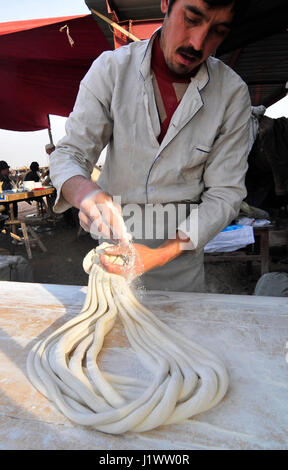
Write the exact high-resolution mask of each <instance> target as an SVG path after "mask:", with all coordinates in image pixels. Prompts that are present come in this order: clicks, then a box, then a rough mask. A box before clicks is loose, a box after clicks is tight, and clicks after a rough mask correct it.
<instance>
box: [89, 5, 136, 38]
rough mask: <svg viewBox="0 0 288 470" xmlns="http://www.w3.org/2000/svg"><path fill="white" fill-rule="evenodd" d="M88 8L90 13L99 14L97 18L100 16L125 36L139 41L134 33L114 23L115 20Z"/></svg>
mask: <svg viewBox="0 0 288 470" xmlns="http://www.w3.org/2000/svg"><path fill="white" fill-rule="evenodd" d="M90 10H91V11H92V13H94V14H95V15H97V16H99V18H101V19H102V20H103V21H106V23H108V24H110V26H112V27H113V28H115V29H118V31H120V32H121V33H123V34H125V36H127V37H128V38H129V39H131V40H132V41H140V39H139V38H137V37H136V36H134V34H132V33H129V31H126V29H125V28H122V26H120V25H119V24H118V23H115V21H112V20H110V18H107V16H104V15H102V13H99V11H96V10H94V8H90Z"/></svg>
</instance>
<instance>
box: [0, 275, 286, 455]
mask: <svg viewBox="0 0 288 470" xmlns="http://www.w3.org/2000/svg"><path fill="white" fill-rule="evenodd" d="M0 289H1V296H0V323H1V330H0V331H1V334H0V338H1V340H0V341H1V342H0V370H1V373H0V377H1V378H0V387H1V398H0V401H1V420H0V443H1V444H0V448H2V449H106V450H110V449H117V450H119V449H121V450H125V449H129V450H131V449H145V450H147V449H149V450H151V449H154V450H157V449H159V450H160V449H161V450H164V449H165V450H166V449H177V450H179V449H182V450H187V449H189V450H191V449H287V448H288V363H287V361H288V349H287V350H286V348H287V347H288V299H287V298H277V297H255V296H235V295H222V294H221V295H220V294H189V293H177V292H164V291H163V292H160V291H158V292H157V291H154V292H147V293H145V294H143V293H142V295H141V301H142V302H143V303H144V304H145V305H147V306H148V307H149V308H150V309H151V310H152V311H154V313H155V314H157V315H158V316H159V318H160V319H161V320H163V321H164V322H166V323H167V324H168V325H169V326H170V327H172V328H174V329H175V330H178V331H182V332H183V335H185V336H187V337H189V338H193V339H194V340H195V341H197V342H198V343H200V344H202V345H204V346H206V347H209V348H210V349H211V350H213V351H215V353H216V354H217V355H219V356H220V357H221V358H222V359H223V360H224V362H225V364H226V365H227V368H228V370H229V374H230V386H229V390H228V393H227V395H226V397H225V398H224V400H223V401H222V402H221V403H220V404H219V405H217V406H216V407H215V408H214V409H212V410H210V411H208V412H206V413H203V414H200V415H198V416H196V417H195V418H194V419H192V420H187V421H186V422H184V423H183V424H178V425H173V426H162V427H160V428H158V429H156V430H154V431H151V432H145V433H141V434H133V433H127V434H125V435H120V436H111V435H107V434H103V433H101V432H97V431H95V430H93V429H91V428H86V427H83V426H79V425H75V424H73V423H71V422H70V421H69V420H68V419H66V418H65V417H64V416H63V415H62V414H61V413H60V412H59V411H58V410H57V409H56V408H55V407H54V405H53V404H51V403H50V402H49V401H48V400H47V399H46V398H44V397H43V396H42V395H41V394H40V393H38V392H37V391H36V390H35V389H34V388H33V387H32V386H31V384H30V382H29V381H28V379H27V375H26V365H25V364H26V358H27V354H28V352H29V351H30V349H31V347H32V345H33V344H34V343H35V341H36V340H38V339H39V338H45V337H47V335H48V334H49V333H51V332H52V331H54V330H55V329H56V328H58V327H59V326H60V325H62V324H63V323H64V322H66V321H67V320H68V319H71V318H72V317H74V316H75V315H77V314H78V313H79V311H80V309H81V307H82V304H83V301H84V297H85V294H84V292H85V290H86V288H83V287H81V286H60V285H51V284H46V285H45V284H28V283H27V284H25V283H15V282H5V281H2V282H1V283H0ZM104 346H105V351H104V354H103V355H102V356H101V360H100V365H102V367H104V368H105V370H110V371H115V370H117V372H118V373H125V372H126V373H127V372H131V371H132V372H133V370H136V369H135V368H136V367H138V369H137V370H139V363H138V361H137V360H136V359H135V356H134V354H133V352H131V350H130V349H129V345H128V343H127V340H126V337H125V336H124V334H123V329H122V326H121V324H120V322H117V323H116V325H115V327H114V329H113V330H112V331H111V332H110V333H109V335H108V336H107V339H106V340H105V345H104ZM285 354H286V360H285ZM140 370H142V369H140Z"/></svg>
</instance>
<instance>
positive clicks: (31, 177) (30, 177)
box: [24, 162, 40, 183]
mask: <svg viewBox="0 0 288 470" xmlns="http://www.w3.org/2000/svg"><path fill="white" fill-rule="evenodd" d="M39 171H40V167H39V163H38V162H32V163H31V165H30V171H28V173H27V174H26V175H25V178H24V181H35V182H36V183H39V181H40V176H39Z"/></svg>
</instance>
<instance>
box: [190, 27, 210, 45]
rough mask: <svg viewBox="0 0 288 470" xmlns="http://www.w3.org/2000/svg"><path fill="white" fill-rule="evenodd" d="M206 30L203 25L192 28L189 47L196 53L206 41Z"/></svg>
mask: <svg viewBox="0 0 288 470" xmlns="http://www.w3.org/2000/svg"><path fill="white" fill-rule="evenodd" d="M208 32H209V30H208V28H207V27H205V25H201V26H198V27H196V28H194V30H193V32H191V36H190V45H191V46H192V47H193V48H194V49H195V50H196V51H202V50H203V48H204V45H205V42H206V39H207V35H208Z"/></svg>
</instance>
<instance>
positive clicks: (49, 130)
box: [47, 114, 54, 145]
mask: <svg viewBox="0 0 288 470" xmlns="http://www.w3.org/2000/svg"><path fill="white" fill-rule="evenodd" d="M47 117H48V122H49V127H48V135H49V140H50V144H52V145H54V142H53V136H52V132H51V124H50V116H49V114H47Z"/></svg>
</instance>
